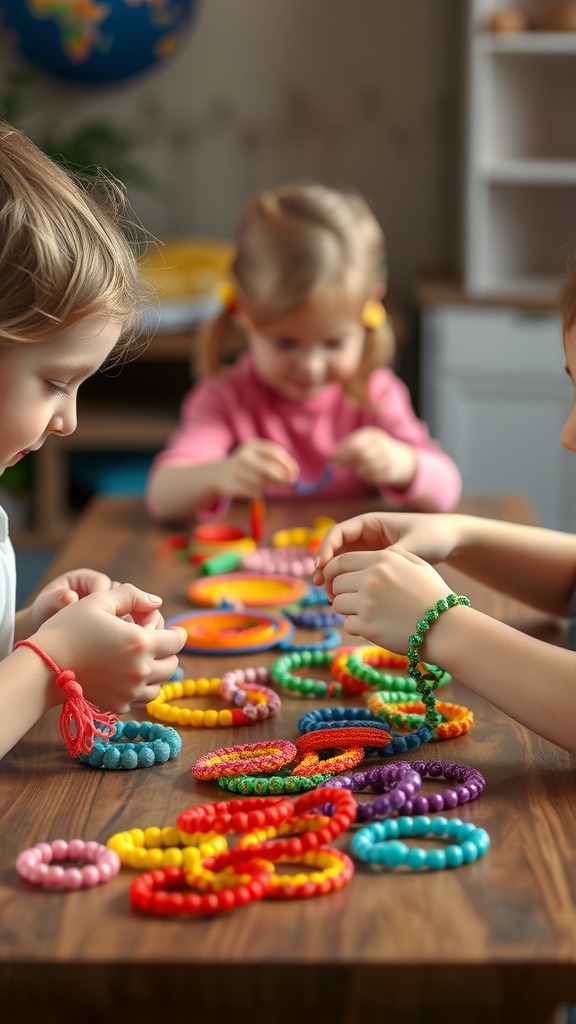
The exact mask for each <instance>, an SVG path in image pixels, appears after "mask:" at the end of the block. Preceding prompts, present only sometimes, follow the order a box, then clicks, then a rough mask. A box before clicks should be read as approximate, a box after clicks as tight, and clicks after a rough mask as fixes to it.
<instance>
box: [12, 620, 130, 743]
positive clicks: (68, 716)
mask: <svg viewBox="0 0 576 1024" xmlns="http://www.w3.org/2000/svg"><path fill="white" fill-rule="evenodd" d="M17 647H30V648H31V649H32V650H33V651H34V653H35V654H38V655H39V656H40V657H41V658H42V659H43V660H44V661H45V662H46V664H47V665H48V666H49V668H51V669H52V671H53V672H55V673H56V680H55V682H56V686H59V687H60V689H61V690H64V693H65V694H66V699H65V701H64V704H63V705H62V711H61V712H60V732H61V733H62V738H63V740H64V743H65V744H66V749H67V751H68V753H69V754H70V755H71V757H78V755H79V754H89V753H90V751H91V750H92V747H93V746H94V741H95V739H96V737H97V736H101V737H102V738H103V739H104V738H106V739H109V738H110V736H113V735H114V733H115V732H116V726H115V722H117V721H118V715H114V714H112V713H111V712H106V713H103V712H101V711H99V710H98V708H97V707H96V706H95V705H94V704H91V703H90V701H88V700H86V698H85V696H84V692H83V690H82V687H81V686H80V683H79V682H78V680H77V679H76V676H75V675H74V672H73V671H72V669H70V668H66V669H60V668H59V667H58V665H57V664H56V662H55V661H53V659H52V658H51V657H50V655H49V654H46V652H45V651H43V650H42V648H41V647H38V646H37V644H35V643H34V642H33V641H32V640H19V641H18V643H17V644H14V650H16V648H17ZM72 723H74V731H72Z"/></svg>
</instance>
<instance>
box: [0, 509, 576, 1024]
mask: <svg viewBox="0 0 576 1024" xmlns="http://www.w3.org/2000/svg"><path fill="white" fill-rule="evenodd" d="M358 510H359V509H358V504H357V503H332V504H331V506H330V509H329V514H331V515H333V516H334V517H335V518H338V519H341V518H345V517H346V516H348V515H350V514H354V513H355V512H357V511H358ZM462 510H463V511H465V512H478V513H479V514H481V515H488V516H496V517H499V518H503V519H512V520H516V521H524V522H527V521H533V518H532V515H531V512H530V509H529V508H528V506H527V504H526V502H525V501H524V499H522V498H521V497H520V496H518V497H515V496H496V497H493V498H492V497H483V498H473V497H471V498H467V499H465V501H464V502H463V504H462ZM326 512H327V509H326V507H325V506H324V507H323V506H321V505H320V504H319V503H318V502H314V501H310V502H307V501H306V502H298V503H297V504H296V505H292V504H287V503H278V504H277V505H274V504H272V503H270V504H269V505H268V507H267V526H268V529H269V531H272V530H274V529H278V528H280V527H283V526H286V525H287V524H289V523H293V524H306V523H310V522H311V521H312V518H313V517H314V515H316V514H319V513H326ZM230 521H235V522H237V523H238V524H240V525H243V526H247V522H248V510H247V508H246V507H244V506H238V507H235V508H234V509H233V510H232V512H231V514H230ZM168 535H169V534H168V531H166V530H163V529H161V528H159V527H157V526H154V525H152V524H150V523H149V522H148V520H147V517H146V514H145V512H144V509H143V507H142V505H141V503H140V502H139V501H137V500H134V499H125V500H123V499H98V500H96V501H95V502H94V503H93V504H92V505H91V506H90V507H89V509H88V511H87V512H86V513H85V515H84V516H83V518H82V520H81V522H80V523H79V525H78V527H77V528H76V530H75V531H74V533H73V534H72V535H71V537H70V538H69V540H68V543H67V544H66V546H65V548H64V549H63V550H62V552H61V554H60V555H59V557H58V559H57V560H56V562H55V564H54V566H53V568H52V570H51V572H50V574H49V575H53V574H54V572H60V571H63V570H64V569H66V568H70V567H72V566H79V565H83V564H90V565H92V566H93V567H94V568H97V569H101V570H103V571H105V572H108V573H109V574H110V575H112V576H114V578H116V579H120V580H126V581H130V582H133V583H135V584H137V585H138V586H140V587H142V588H144V589H147V590H151V591H152V592H155V593H159V594H162V595H163V597H164V601H165V611H166V615H168V616H169V615H173V614H177V613H180V612H182V611H185V610H186V609H187V608H188V602H187V600H186V588H187V585H188V584H189V582H190V580H191V578H192V576H193V574H194V569H193V567H191V566H190V565H189V564H185V563H183V562H182V561H180V560H179V559H178V557H177V556H176V555H175V553H174V552H168V553H164V554H162V553H159V550H158V549H159V545H160V543H161V542H162V540H164V539H165V538H166V537H167V536H168ZM446 574H447V575H448V573H446ZM450 582H451V583H452V581H450ZM457 582H458V581H455V583H454V585H456V583H457ZM460 582H462V581H460ZM459 589H463V590H464V592H466V593H469V594H470V596H471V597H472V598H473V602H474V605H475V606H476V607H479V608H482V609H483V610H485V611H487V612H489V613H491V614H494V615H497V616H498V617H499V618H502V619H503V620H505V621H508V622H511V623H513V624H514V625H517V626H518V627H519V628H522V629H526V630H527V631H529V632H535V633H537V634H538V635H546V636H548V637H549V638H555V639H560V637H561V624H559V623H556V622H552V621H550V620H546V619H545V618H544V617H543V616H540V615H536V613H534V612H533V611H531V610H529V609H527V608H525V607H524V606H522V605H520V604H518V603H517V602H513V601H509V600H507V599H504V598H502V597H500V596H498V595H496V594H494V593H493V592H492V591H490V590H489V589H488V588H485V587H480V586H479V585H473V584H472V582H471V581H468V580H467V581H465V586H462V587H459ZM274 657H275V655H274V654H272V653H263V654H261V655H259V656H258V657H257V662H258V663H265V664H269V663H270V662H271V661H272V660H273V658H274ZM182 663H183V665H184V668H185V670H186V671H187V672H188V673H189V674H190V675H191V676H192V677H194V678H196V677H198V676H200V675H204V674H209V675H215V674H221V672H222V671H223V670H224V669H225V668H228V667H233V666H235V665H243V666H246V665H249V664H253V663H255V658H254V657H252V658H251V657H244V658H235V657H234V658H210V657H206V656H204V657H193V656H183V658H182ZM318 676H319V677H320V676H322V677H324V678H326V675H325V673H322V672H318ZM502 685H503V686H505V685H506V680H505V679H503V680H502ZM543 685H545V680H543ZM449 691H450V694H449V699H451V700H453V701H455V702H456V703H458V702H460V703H463V704H466V705H467V706H468V707H470V708H472V710H473V711H474V713H475V724H474V726H473V728H472V730H471V731H470V733H469V734H467V735H466V736H464V737H461V738H459V739H457V740H451V741H449V742H445V743H442V744H438V743H436V744H433V745H431V746H430V747H428V748H427V749H425V750H424V752H423V756H424V758H426V759H428V758H432V757H438V758H442V759H444V760H453V761H457V762H459V763H462V764H470V765H474V766H475V767H476V768H478V769H479V770H480V771H481V772H482V773H483V774H484V775H485V777H486V789H485V792H484V794H483V795H482V796H481V797H480V798H479V799H478V800H477V801H475V802H474V803H472V804H470V805H467V806H464V807H462V808H459V809H458V811H454V812H448V813H449V815H450V816H455V815H458V816H460V817H461V818H463V819H464V820H470V821H474V822H475V823H476V824H477V825H480V826H482V827H484V828H486V829H487V830H488V832H489V834H490V836H491V840H492V846H491V849H490V850H489V852H488V854H487V855H486V856H485V857H484V858H483V859H482V860H480V861H478V862H477V863H476V864H471V865H467V866H466V867H463V868H460V869H458V870H454V871H444V872H439V873H438V874H430V873H428V874H414V873H393V874H386V873H378V872H374V871H372V870H370V869H368V868H365V867H362V866H358V867H357V869H356V872H355V876H354V878H353V880H352V882H351V883H350V884H349V885H348V886H347V887H346V888H344V889H343V890H342V891H340V892H338V893H332V894H330V895H329V896H326V897H323V898H317V899H313V900H308V901H301V902H295V903H274V902H270V901H265V902H261V903H259V904H253V905H251V906H249V907H246V908H244V909H242V910H237V911H235V912H233V913H232V914H231V915H228V916H221V917H218V918H215V919H212V920H209V919H202V920H154V919H151V918H147V917H143V916H140V915H138V914H136V913H135V912H133V911H132V910H131V908H130V905H129V903H128V898H127V889H128V885H129V881H130V879H131V878H132V877H133V875H132V873H131V872H130V871H129V870H127V869H123V871H122V872H121V874H120V876H119V877H118V878H117V879H115V880H113V881H112V882H110V883H108V884H107V885H105V886H102V887H100V888H97V889H95V890H90V891H81V892H77V893H68V894H66V895H60V894H55V893H47V892H42V891H36V890H35V889H33V888H32V887H30V886H28V885H26V884H24V883H23V882H20V881H19V880H18V877H17V875H16V872H15V869H14V861H15V858H16V855H17V853H18V852H19V851H20V850H21V849H23V848H25V847H27V846H30V845H32V844H34V843H36V842H39V841H40V840H52V839H55V838H56V837H58V836H62V837H64V838H73V837H75V836H80V837H83V838H91V839H95V840H97V841H99V842H105V841H106V839H107V838H108V837H109V836H110V835H112V834H113V833H115V832H117V831H120V830H124V829H129V828H133V827H135V826H140V827H147V826H149V825H166V824H173V823H174V822H175V820H176V816H177V815H178V813H179V812H180V811H181V810H183V809H184V808H185V807H188V806H192V805H194V804H198V803H202V802H205V801H208V800H209V801H212V800H214V799H218V798H219V797H223V796H224V795H225V794H223V792H222V791H221V790H220V789H218V787H216V786H215V784H212V783H204V784H201V783H198V782H196V781H195V780H193V777H192V775H191V771H190V769H191V765H192V763H193V762H194V760H195V759H196V758H197V757H198V756H199V755H200V753H203V752H205V751H208V750H213V749H215V748H216V747H219V746H224V745H229V744H230V743H232V742H236V743H249V742H256V741H258V740H262V739H265V738H269V737H282V738H289V739H295V737H296V736H297V732H298V730H297V722H298V718H299V717H300V715H301V714H303V713H304V711H306V710H308V709H310V708H311V707H316V706H321V704H322V703H323V702H322V701H307V700H302V699H290V698H287V697H286V698H284V699H283V702H282V708H281V711H280V713H279V714H278V716H277V717H276V718H274V719H272V720H271V721H270V722H265V723H261V724H259V725H257V726H252V727H247V726H245V727H241V728H239V729H238V730H237V731H235V732H234V734H233V735H232V734H231V732H230V731H229V730H208V729H205V730H194V729H188V730H184V729H183V730H181V732H182V736H183V741H184V743H183V749H182V752H181V754H180V756H179V757H178V758H177V759H176V760H174V761H173V762H170V763H169V764H166V765H163V766H160V767H156V768H153V769H151V770H136V771H133V772H106V771H99V770H93V769H90V768H86V767H84V766H82V765H80V764H77V763H75V762H73V761H71V760H70V759H69V757H68V755H67V754H66V752H65V750H64V748H63V745H62V742H61V740H60V738H59V732H58V716H57V713H56V712H53V713H50V714H49V715H47V716H46V718H45V719H44V720H43V721H42V722H40V723H39V724H38V725H37V726H35V727H34V728H33V729H32V730H31V731H30V733H29V734H28V735H27V736H26V737H25V738H24V739H23V740H21V742H20V743H19V744H18V745H17V746H16V747H15V749H14V750H13V751H12V752H11V753H10V754H8V755H7V756H6V757H5V758H4V760H3V761H2V762H1V763H0V800H1V806H2V809H3V813H2V832H1V839H2V856H1V861H0V863H1V865H2V871H1V877H0V985H1V989H0V991H1V992H2V1006H1V1008H0V1022H2V1024H4V1022H6V1024H12V1022H14V1024H15V1022H17V1021H18V1022H22V1021H28V1020H32V1019H37V1020H39V1021H42V1022H46V1024H52V1022H53V1021H54V1022H55V1021H57V1020H58V1021H61V1020H63V1019H65V1014H66V1012H67V1011H69V1012H71V1013H72V1012H73V1013H74V1018H75V1020H76V1021H80V1022H82V1021H92V1020H94V1021H95V1020H100V1019H101V1017H102V1014H103V1013H108V1014H109V1013H111V1012H113V1013H114V1015H115V1016H117V1015H120V1014H121V1015H122V1016H123V1017H124V1019H127V1020H135V1021H136V1020H137V1021H139V1022H140V1021H143V1022H148V1021H152V1020H157V1019H158V1015H159V1014H163V1015H165V1014H166V1013H167V1012H168V1013H174V1012H177V1013H180V1014H183V1013H186V1014H187V1015H190V1014H192V1013H194V1015H195V1016H196V1015H198V1014H199V1013H200V1014H201V1015H202V1016H203V1017H206V1018H207V1019H209V1020H210V1022H211V1024H219V1022H220V1021H222V1022H224V1021H226V1022H228V1021H230V1020H231V1019H233V1018H239V1017H242V1016H243V1015H245V1016H246V1017H248V1016H249V1017H250V1019H251V1020H252V1021H254V1022H255V1024H269V1022H272V1021H273V1022H278V1024H284V1022H285V1021H286V1022H287V1021H288V1020H291V1021H293V1020H294V1019H301V1020H303V1021H308V1020H309V1019H310V1020H311V1019H312V1018H313V1019H314V1020H315V1021H317V1022H320V1024H324V1022H326V1024H328V1022H330V1024H334V1022H335V1024H353V1022H356V1021H360V1020H361V1019H362V1020H364V1019H365V1016H366V1014H367V1013H369V1014H371V1015H375V1018H376V1019H377V1020H379V1021H380V1020H382V1021H385V1020H386V1021H387V1020H390V1021H394V1022H400V1024H404V1022H405V1024H413V1022H416V1021H423V1020H426V1021H427V1022H436V1021H438V1022H439V1021H443V1022H444V1024H445V1022H447V1021H454V1022H456V1021H466V1024H468V1022H471V1024H475V1022H476V1021H478V1022H479V1021H481V1020H482V1021H483V1022H486V1021H489V1022H491V1024H492V1022H496V1024H499V1022H502V1024H504V1022H505V1021H506V1022H513V1021H523V1022H524V1021H529V1022H536V1021H542V1022H543V1021H546V1020H547V1019H548V1018H549V1014H550V1013H551V1011H552V1009H553V1007H554V1005H555V1004H556V1003H559V1002H562V1001H570V1000H572V1001H575V1002H576V970H575V962H576V912H575V911H576V861H575V858H574V853H573V851H574V848H575V845H576V775H575V771H574V769H575V763H574V760H573V759H572V758H571V757H570V756H569V755H568V754H567V753H565V752H564V751H562V750H560V749H559V748H557V747H555V746H553V745H552V744H550V743H547V742H546V741H544V740H541V739H539V738H538V737H537V736H535V735H534V734H532V733H530V732H529V731H528V730H526V729H524V728H523V727H521V726H519V725H517V724H516V723H515V722H513V721H511V720H510V719H509V718H507V717H506V716H505V715H503V714H502V713H501V712H499V711H497V710H496V709H494V708H492V707H491V706H489V705H488V704H486V703H485V702H484V701H483V700H481V699H480V698H479V697H476V696H475V695H474V694H472V693H470V692H468V691H467V690H465V688H464V687H463V686H462V685H460V684H459V683H457V682H454V683H452V684H451V685H450V688H449ZM325 703H328V704H329V703H331V702H329V701H328V702H325ZM332 703H333V702H332ZM196 704H197V706H199V707H202V706H204V707H205V706H208V702H206V701H204V702H202V701H197V702H196ZM136 717H140V718H143V717H146V715H145V713H143V714H140V715H139V716H136ZM420 754H422V751H420ZM412 756H416V755H415V754H414V755H412ZM407 759H410V755H408V758H407ZM436 788H438V786H437V785H433V784H431V783H427V784H425V791H427V792H431V791H433V790H434V789H436ZM348 840H349V836H344V837H340V839H339V840H338V841H337V843H336V844H335V845H337V846H339V847H340V848H342V849H346V848H347V845H348Z"/></svg>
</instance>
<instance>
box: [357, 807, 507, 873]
mask: <svg viewBox="0 0 576 1024" xmlns="http://www.w3.org/2000/svg"><path fill="white" fill-rule="evenodd" d="M400 836H402V837H404V836H410V837H415V836H432V837H434V838H446V839H453V840H455V842H454V843H451V844H450V845H449V846H447V847H446V849H444V850H442V849H434V850H423V849H421V848H420V847H414V846H407V845H406V843H403V842H402V841H401V839H399V838H398V837H400ZM489 846H490V837H489V835H488V833H487V832H486V831H485V829H483V828H477V827H476V825H473V824H472V822H469V821H461V820H460V818H443V817H438V818H428V817H426V816H425V815H417V816H416V817H414V818H412V817H405V818H404V817H402V818H387V819H386V821H374V822H372V824H371V825H366V826H365V827H364V828H362V829H360V831H359V832H357V833H356V835H355V836H353V838H352V841H351V843H350V851H351V852H352V853H353V854H354V855H355V856H356V857H358V858H359V860H362V861H366V862H367V863H368V864H378V865H380V866H382V867H387V868H397V867H407V868H411V869H412V870H414V871H417V870H419V869H428V870H429V871H441V870H442V869H443V868H457V867H460V865H461V864H471V863H472V862H473V861H475V860H478V858H479V857H482V856H483V855H484V854H485V853H486V852H487V850H488V848H489Z"/></svg>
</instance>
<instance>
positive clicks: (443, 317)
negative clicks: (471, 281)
mask: <svg viewBox="0 0 576 1024" xmlns="http://www.w3.org/2000/svg"><path fill="white" fill-rule="evenodd" d="M420 306H421V363H420V410H421V413H422V416H423V417H424V419H426V421H427V422H428V424H429V427H430V431H431V433H432V435H433V436H434V437H436V438H438V440H439V441H440V443H441V444H442V446H443V448H444V449H445V450H446V451H447V452H448V453H449V454H450V455H451V456H452V457H453V458H454V459H455V461H456V463H457V464H458V466H459V467H460V470H461V472H462V477H463V483H464V491H465V493H483V492H496V493H506V492H508V493H510V492H518V493H521V494H524V495H525V496H526V497H527V498H528V499H529V500H530V502H531V503H532V505H533V506H534V508H535V510H536V513H537V516H538V519H539V521H540V522H541V523H542V524H543V525H545V526H549V527H554V528H557V529H562V530H570V531H573V530H576V460H575V457H574V455H573V454H571V453H570V452H567V451H566V450H565V449H564V448H562V446H561V444H560V441H559V434H560V430H561V428H562V425H563V423H564V420H565V418H566V416H567V413H568V410H569V408H570V403H571V401H572V394H571V385H570V383H569V381H568V378H567V377H566V374H565V372H564V355H563V350H562V341H561V331H560V324H559V319H558V316H557V314H556V312H555V310H554V308H553V307H548V308H547V307H545V306H540V307H539V306H537V305H535V306H528V305H527V306H526V307H524V308H523V307H520V306H518V305H513V306H512V305H506V304H498V302H497V301H496V300H492V301H486V302H484V303H479V302H477V301H475V299H474V298H473V297H471V296H470V295H469V294H468V293H466V292H464V291H459V290H458V289H452V290H451V291H450V290H444V291H443V290H442V289H438V288H434V287H428V288H425V289H423V290H422V292H421V295H420Z"/></svg>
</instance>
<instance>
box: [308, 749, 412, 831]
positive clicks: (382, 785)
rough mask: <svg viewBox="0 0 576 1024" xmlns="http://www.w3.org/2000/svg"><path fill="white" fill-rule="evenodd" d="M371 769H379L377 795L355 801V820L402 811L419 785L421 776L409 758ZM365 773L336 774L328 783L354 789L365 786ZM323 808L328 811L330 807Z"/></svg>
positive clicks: (386, 815) (352, 791)
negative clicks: (361, 800) (365, 800)
mask: <svg viewBox="0 0 576 1024" xmlns="http://www.w3.org/2000/svg"><path fill="white" fill-rule="evenodd" d="M374 771H377V772H378V781H379V789H378V792H379V795H378V796H377V797H376V799H375V800H370V801H369V802H367V803H359V804H358V806H357V809H356V818H355V821H356V824H359V823H361V822H366V821H372V820H374V819H383V818H389V817H391V815H392V814H400V813H402V811H403V808H404V807H405V806H406V804H407V803H408V802H410V806H412V801H413V800H414V798H415V796H416V794H417V793H418V791H419V789H420V788H421V786H422V776H421V775H420V773H419V772H418V771H417V770H416V769H415V768H414V767H413V765H412V764H410V762H408V761H396V762H395V763H394V764H388V765H381V766H380V767H379V768H378V769H374ZM368 774H369V773H368V772H358V773H350V774H348V775H343V776H342V775H340V776H336V778H335V779H332V780H331V782H330V785H331V786H336V787H342V788H343V789H348V790H349V791H350V792H351V793H357V792H359V791H360V790H362V789H365V788H366V785H365V781H364V780H365V778H366V776H367V775H368ZM359 779H362V783H361V784H359V781H358V780H359ZM324 809H325V810H326V812H327V813H330V808H323V810H324Z"/></svg>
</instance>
